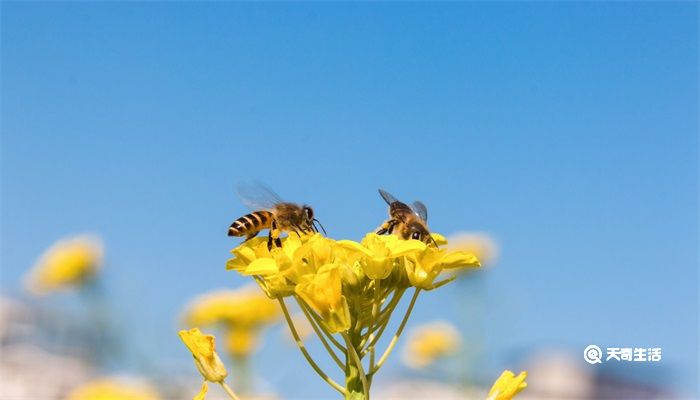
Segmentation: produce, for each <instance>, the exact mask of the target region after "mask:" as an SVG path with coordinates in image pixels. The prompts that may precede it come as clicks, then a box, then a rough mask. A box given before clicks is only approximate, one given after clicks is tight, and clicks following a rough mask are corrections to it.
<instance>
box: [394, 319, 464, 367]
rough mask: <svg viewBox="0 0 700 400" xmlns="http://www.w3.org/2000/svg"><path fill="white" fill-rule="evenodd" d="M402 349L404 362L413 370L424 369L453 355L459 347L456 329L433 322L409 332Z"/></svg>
mask: <svg viewBox="0 0 700 400" xmlns="http://www.w3.org/2000/svg"><path fill="white" fill-rule="evenodd" d="M407 340H408V342H407V343H406V347H405V349H404V362H405V363H406V364H407V365H408V366H410V367H413V368H424V367H427V366H428V365H430V364H432V363H434V362H435V361H437V360H439V359H441V358H444V357H447V356H449V355H452V354H454V353H455V352H456V351H457V350H459V347H460V345H461V338H460V335H459V332H458V331H457V329H456V328H455V327H454V326H452V325H451V324H449V323H447V322H433V323H429V324H425V325H422V326H419V327H417V328H415V329H414V330H413V332H411V334H410V335H409V337H408V339H407Z"/></svg>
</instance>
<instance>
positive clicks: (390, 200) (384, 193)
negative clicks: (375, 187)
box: [379, 189, 398, 205]
mask: <svg viewBox="0 0 700 400" xmlns="http://www.w3.org/2000/svg"><path fill="white" fill-rule="evenodd" d="M379 194H380V195H381V196H382V199H384V201H386V204H389V205H391V203H395V202H397V201H398V200H396V197H394V196H392V195H391V193H389V192H387V191H386V190H384V189H379Z"/></svg>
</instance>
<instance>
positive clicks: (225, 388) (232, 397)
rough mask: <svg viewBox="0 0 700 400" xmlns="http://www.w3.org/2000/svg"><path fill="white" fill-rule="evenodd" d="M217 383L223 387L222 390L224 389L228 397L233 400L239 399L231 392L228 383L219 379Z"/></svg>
mask: <svg viewBox="0 0 700 400" xmlns="http://www.w3.org/2000/svg"><path fill="white" fill-rule="evenodd" d="M219 384H220V385H221V387H222V388H224V390H225V391H226V394H227V395H228V397H230V398H231V399H233V400H240V399H239V398H238V396H236V394H235V393H233V390H231V388H230V387H228V385H227V384H226V382H224V381H221V382H219Z"/></svg>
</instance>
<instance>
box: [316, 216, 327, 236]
mask: <svg viewBox="0 0 700 400" xmlns="http://www.w3.org/2000/svg"><path fill="white" fill-rule="evenodd" d="M313 222H317V223H318V226H320V227H321V230H323V236H328V234H327V233H326V229H325V228H324V227H323V225H321V221H319V220H317V219H316V218H314V219H313ZM314 227H315V225H314ZM316 232H318V228H316Z"/></svg>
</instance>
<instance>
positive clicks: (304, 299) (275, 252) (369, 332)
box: [226, 233, 480, 398]
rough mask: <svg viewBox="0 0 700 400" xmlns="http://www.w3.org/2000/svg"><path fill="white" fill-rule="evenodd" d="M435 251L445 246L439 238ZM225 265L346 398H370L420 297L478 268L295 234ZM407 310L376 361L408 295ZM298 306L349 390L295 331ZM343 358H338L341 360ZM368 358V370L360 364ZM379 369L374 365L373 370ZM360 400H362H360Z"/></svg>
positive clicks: (430, 254) (450, 257)
mask: <svg viewBox="0 0 700 400" xmlns="http://www.w3.org/2000/svg"><path fill="white" fill-rule="evenodd" d="M433 239H434V240H435V243H437V245H438V246H442V245H444V244H445V243H446V240H445V238H444V237H442V236H441V235H437V234H434V235H433ZM232 253H233V258H231V259H230V260H229V261H228V262H227V264H226V267H227V269H232V270H235V271H237V272H238V273H240V274H241V275H244V276H251V277H253V278H254V279H255V281H256V282H257V283H258V285H259V286H260V287H261V288H262V290H263V292H264V293H265V294H266V295H267V296H268V297H270V298H271V299H276V300H277V301H278V302H279V304H280V306H281V308H282V311H283V312H284V314H285V319H286V320H287V323H288V324H289V326H290V329H291V332H292V335H293V336H294V338H295V341H296V343H297V345H298V346H299V348H300V350H301V351H302V354H303V355H304V357H306V359H307V361H308V362H309V363H310V364H311V366H312V367H313V368H314V370H315V371H316V372H317V373H318V374H319V375H320V376H321V377H322V378H323V379H324V380H325V381H326V382H327V383H329V384H330V385H331V386H332V387H333V388H334V389H336V390H337V391H339V392H340V393H342V394H343V395H344V396H345V397H346V398H350V397H352V398H367V397H368V396H369V386H370V384H371V380H372V376H373V375H374V374H375V373H376V372H377V371H378V370H379V368H381V366H382V365H383V364H384V362H385V361H386V359H387V357H388V355H389V354H390V353H391V351H392V349H393V348H394V346H395V344H396V341H397V340H398V338H399V336H400V335H401V332H402V331H403V328H404V327H405V325H406V322H407V320H408V318H409V316H410V313H411V310H412V309H413V306H414V304H415V302H416V299H417V297H418V294H419V293H420V292H421V290H432V289H435V288H437V287H440V286H442V285H444V284H445V283H448V282H449V281H450V280H451V279H452V278H451V279H446V280H442V281H437V282H436V280H437V278H438V276H440V274H441V273H442V272H443V271H444V270H447V269H456V268H474V267H479V265H480V264H479V260H478V259H477V257H476V256H474V255H473V254H470V253H467V252H464V251H452V252H451V251H447V250H443V249H440V248H436V246H434V245H426V244H425V243H423V242H421V241H418V240H402V239H399V238H398V237H396V236H394V235H386V236H380V235H377V234H374V233H369V234H367V235H366V236H365V237H364V238H363V239H362V241H360V242H355V241H350V240H341V241H335V240H333V239H329V238H326V237H323V236H322V235H320V234H313V235H306V234H299V235H296V234H292V235H289V236H287V237H286V238H283V239H282V246H281V247H274V248H272V249H268V247H267V239H266V238H253V239H251V240H248V241H245V242H243V243H242V244H241V245H240V246H238V247H236V248H235V249H233V250H232ZM411 288H413V295H412V298H411V301H410V304H409V306H408V308H407V310H406V312H405V313H404V316H403V319H402V321H401V324H400V325H399V328H398V329H397V331H396V333H394V337H393V338H392V340H391V341H390V343H389V345H388V346H387V348H386V349H385V350H384V352H383V354H382V355H381V357H379V359H378V360H376V359H375V351H376V346H377V343H378V340H379V338H380V337H381V336H382V334H383V333H384V331H385V329H386V328H387V326H388V324H389V320H390V318H391V316H392V314H393V313H394V311H395V309H396V307H397V305H398V304H399V303H400V300H401V298H402V296H403V294H404V293H405V292H406V290H408V289H411ZM286 298H291V299H292V300H294V301H295V302H297V303H298V304H299V306H300V307H301V309H302V311H303V312H304V314H305V316H306V317H307V319H308V320H309V322H310V323H311V326H312V327H313V329H314V331H315V332H316V333H317V336H318V337H319V338H320V339H321V342H322V344H323V345H324V347H325V348H326V350H327V351H328V353H329V355H330V356H331V357H332V358H333V360H334V361H335V362H336V364H338V366H339V367H340V368H341V369H342V370H343V371H345V374H346V382H345V386H344V387H343V386H341V385H340V384H338V383H337V382H335V381H333V380H332V379H331V378H330V377H329V376H328V375H327V374H326V373H325V372H324V371H323V370H321V369H320V368H319V367H318V364H317V363H316V362H315V361H314V360H313V359H312V358H311V356H310V355H309V354H308V352H307V351H306V348H305V347H304V345H303V342H302V341H301V339H300V337H299V334H298V332H297V331H296V329H295V327H294V323H293V321H292V318H291V316H290V314H289V312H288V310H287V307H286V304H285V299H286ZM336 352H340V355H338V354H336ZM368 356H369V358H370V361H369V362H368V363H367V364H368V367H367V368H365V364H363V362H362V359H363V358H365V357H368ZM375 361H376V362H375ZM358 396H359V397H358Z"/></svg>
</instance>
